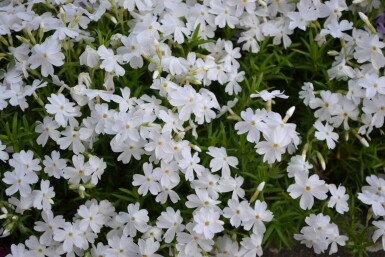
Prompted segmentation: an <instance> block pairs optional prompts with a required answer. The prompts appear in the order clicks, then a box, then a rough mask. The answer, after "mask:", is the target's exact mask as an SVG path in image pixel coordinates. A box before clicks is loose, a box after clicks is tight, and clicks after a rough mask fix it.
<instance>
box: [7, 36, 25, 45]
mask: <svg viewBox="0 0 385 257" xmlns="http://www.w3.org/2000/svg"><path fill="white" fill-rule="evenodd" d="M16 38H17V39H18V40H19V41H21V42H22V43H25V44H27V45H29V46H32V44H31V42H30V41H29V40H28V39H26V38H25V37H22V36H16ZM0 41H1V37H0ZM1 42H2V43H4V42H3V41H1ZM7 44H8V42H7Z"/></svg>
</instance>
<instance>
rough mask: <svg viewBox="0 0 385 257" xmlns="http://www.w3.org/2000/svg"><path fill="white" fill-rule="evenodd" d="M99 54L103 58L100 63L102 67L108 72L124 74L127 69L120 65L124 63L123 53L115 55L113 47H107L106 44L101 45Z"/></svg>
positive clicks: (118, 74)
mask: <svg viewBox="0 0 385 257" xmlns="http://www.w3.org/2000/svg"><path fill="white" fill-rule="evenodd" d="M98 54H99V56H100V59H102V60H103V61H102V63H101V64H100V68H102V69H104V70H105V71H107V72H113V73H115V74H116V75H117V76H123V75H124V73H125V72H126V71H125V70H124V68H123V67H122V66H120V65H119V64H122V63H123V60H122V56H121V55H115V54H114V52H113V51H112V50H111V49H107V48H106V47H105V46H104V45H101V46H99V48H98Z"/></svg>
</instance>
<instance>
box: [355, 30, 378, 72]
mask: <svg viewBox="0 0 385 257" xmlns="http://www.w3.org/2000/svg"><path fill="white" fill-rule="evenodd" d="M356 43H357V47H355V48H354V49H355V52H354V54H353V56H354V58H356V60H357V62H358V63H363V62H366V61H369V62H370V63H371V64H372V66H373V68H375V69H376V70H378V69H380V68H382V67H384V66H385V57H384V54H383V52H382V50H381V49H382V48H384V47H385V43H384V42H381V41H380V39H379V36H378V35H377V34H376V35H369V33H365V34H363V36H362V37H361V38H359V39H357V40H356Z"/></svg>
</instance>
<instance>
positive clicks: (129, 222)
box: [115, 203, 149, 237]
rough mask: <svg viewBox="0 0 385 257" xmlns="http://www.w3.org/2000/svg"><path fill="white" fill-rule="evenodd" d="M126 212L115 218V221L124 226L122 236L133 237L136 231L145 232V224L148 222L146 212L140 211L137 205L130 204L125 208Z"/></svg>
mask: <svg viewBox="0 0 385 257" xmlns="http://www.w3.org/2000/svg"><path fill="white" fill-rule="evenodd" d="M127 211H128V213H126V212H119V215H117V216H116V217H115V219H116V221H117V222H119V223H121V224H124V229H123V235H125V236H130V237H134V236H136V233H137V230H138V231H140V232H142V233H143V232H145V231H146V230H147V227H148V225H147V222H148V221H149V217H148V211H147V210H140V209H139V203H135V204H132V203H130V204H129V205H128V206H127Z"/></svg>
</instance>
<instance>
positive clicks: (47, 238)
mask: <svg viewBox="0 0 385 257" xmlns="http://www.w3.org/2000/svg"><path fill="white" fill-rule="evenodd" d="M41 216H42V218H43V221H37V222H35V226H34V228H33V229H34V230H35V231H37V232H42V233H43V234H41V236H40V242H41V243H42V244H44V245H51V243H52V241H53V232H54V231H55V230H56V229H59V228H62V227H64V225H65V220H64V219H63V216H61V215H58V216H54V215H53V212H52V211H51V210H46V211H44V210H43V211H42V212H41Z"/></svg>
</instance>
